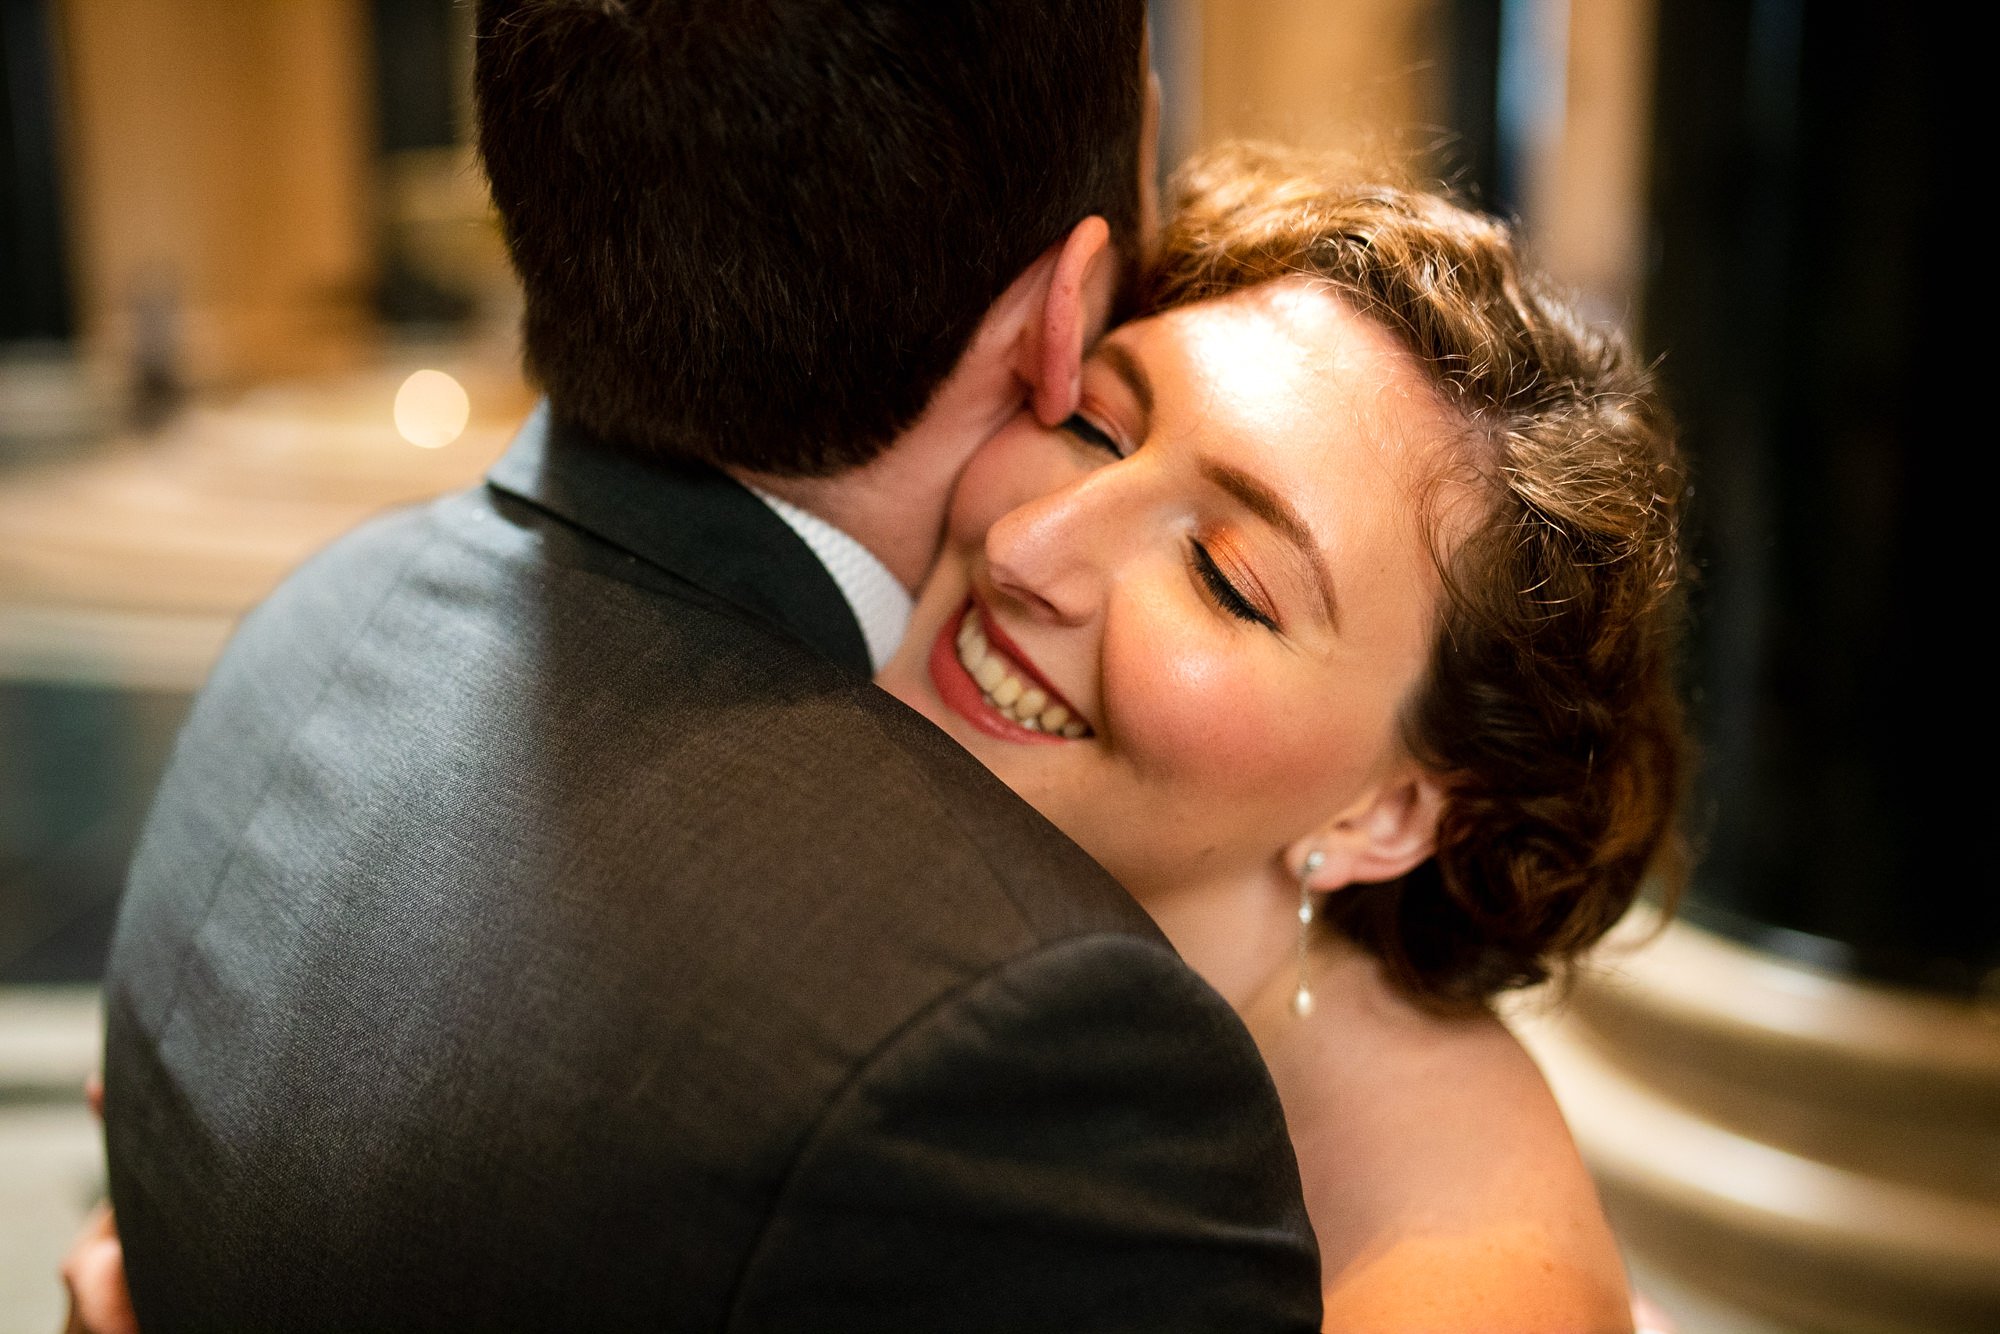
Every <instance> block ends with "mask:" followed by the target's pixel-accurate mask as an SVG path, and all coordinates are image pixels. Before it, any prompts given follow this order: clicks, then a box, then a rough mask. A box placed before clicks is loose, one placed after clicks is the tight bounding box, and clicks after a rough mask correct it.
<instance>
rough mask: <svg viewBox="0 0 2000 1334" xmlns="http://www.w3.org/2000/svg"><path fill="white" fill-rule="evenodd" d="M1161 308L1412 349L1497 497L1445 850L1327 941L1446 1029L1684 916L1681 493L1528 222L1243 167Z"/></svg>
mask: <svg viewBox="0 0 2000 1334" xmlns="http://www.w3.org/2000/svg"><path fill="white" fill-rule="evenodd" d="M1174 193H1175V195H1176V196H1177V197H1176V198H1175V200H1174V203H1173V207H1172V210H1171V212H1170V214H1169V217H1170V221H1169V223H1168V225H1167V227H1166V230H1165V233H1164V235H1163V237H1162V243H1161V247H1160V250H1159V253H1158V255H1157V256H1156V257H1155V258H1154V259H1153V260H1152V261H1151V262H1150V264H1149V268H1148V272H1147V274H1146V276H1145V280H1144V282H1143V283H1142V290H1141V303H1142V307H1143V312H1142V313H1157V312H1159V311H1164V310H1168V309H1171V308H1173V307H1176V306H1184V305H1187V304H1189V303H1191V302H1196V301H1204V300H1208V299H1211V298H1215V297H1220V296H1226V295H1228V294H1229V293H1231V292H1236V291H1241V290H1243V289H1245V288H1250V287H1255V286H1257V285H1259V284H1262V283H1267V282H1272V281H1276V280H1279V279H1286V278H1297V277H1306V278H1310V279H1312V280H1314V281H1317V282H1320V283H1323V284H1325V285H1326V286H1327V287H1328V288H1330V289H1332V290H1333V291H1335V292H1336V293H1338V294H1339V295H1340V296H1341V297H1343V298H1344V299H1346V300H1347V301H1348V302H1349V303H1351V304H1352V305H1353V307H1354V308H1355V309H1356V310H1357V311H1359V312H1360V313H1362V314H1363V315H1366V316H1368V317H1370V318H1372V319H1375V320H1377V321H1379V322H1380V323H1381V324H1382V325H1384V326H1385V327H1387V328H1388V329H1390V330H1391V331H1393V332H1394V333H1396V334H1397V335H1398V336H1399V337H1400V339H1401V341H1402V343H1403V345H1404V347H1405V348H1406V349H1407V350H1408V351H1409V352H1410V353H1412V354H1413V355H1414V356H1415V357H1416V358H1417V360H1418V361H1419V362H1420V363H1421V364H1422V365H1423V366H1424V367H1425V368H1426V370H1427V371H1428V372H1429V374H1430V377H1431V380H1432V381H1433V383H1434V384H1435V385H1436V387H1437V389H1438V391H1439V393H1440V394H1441V396H1442V397H1443V399H1444V401H1445V402H1447V403H1449V404H1451V405H1452V406H1453V407H1455V408H1456V409H1457V410H1458V412H1459V413H1460V414H1461V415H1462V416H1463V418H1464V420H1465V422H1466V423H1467V426H1468V430H1467V432H1466V442H1465V447H1464V448H1463V449H1462V450H1458V451H1453V454H1454V462H1453V465H1452V470H1453V474H1454V475H1459V474H1463V475H1464V476H1466V477H1468V478H1470V479H1471V480H1472V481H1473V482H1474V485H1475V487H1476V488H1477V490H1478V491H1479V492H1480V493H1482V494H1484V495H1485V497H1486V505H1485V510H1484V513H1483V514H1481V515H1480V516H1479V517H1478V518H1477V519H1476V520H1475V521H1474V523H1473V525H1472V530H1471V532H1470V534H1469V535H1468V536H1466V537H1464V538H1463V539H1462V540H1461V541H1459V542H1458V543H1457V544H1456V546H1455V548H1454V549H1452V550H1451V551H1449V552H1446V551H1443V550H1442V549H1441V544H1440V542H1439V539H1438V537H1437V535H1436V534H1437V532H1438V525H1437V524H1436V523H1435V522H1433V523H1431V524H1430V525H1428V527H1429V530H1430V532H1431V533H1432V539H1431V540H1432V546H1433V550H1434V553H1435V556H1436V559H1437V561H1438V567H1439V571H1440V574H1441V575H1442V580H1443V597H1442V605H1441V610H1440V614H1439V623H1438V626H1437V632H1436V640H1435V642H1434V645H1433V648H1432V651H1431V657H1430V662H1429V665H1428V668H1427V671H1426V673H1425V677H1424V679H1423V680H1422V681H1421V682H1420V683H1419V685H1418V687H1417V688H1416V690H1415V692H1414V693H1413V695H1412V696H1411V698H1410V699H1409V701H1408V702H1407V704H1406V707H1405V710H1404V715H1403V718H1402V734H1403V740H1404V744H1405V745H1407V747H1408V748H1409V750H1410V753H1411V754H1412V755H1413V756H1414V757H1415V758H1416V759H1417V760H1418V761H1419V762H1420V763H1422V764H1423V765H1425V766H1426V767H1427V768H1428V769H1430V770H1431V771H1432V772H1433V773H1435V774H1437V775H1439V776H1440V777H1441V778H1442V779H1443V780H1444V782H1445V785H1446V791H1447V794H1448V795H1447V798H1446V802H1445V807H1444V810H1443V813H1442V816H1441V818H1440V821H1439V827H1438V832H1437V851H1436V854H1435V855H1434V856H1433V857H1431V858H1430V859H1429V860H1428V861H1426V862H1425V863H1424V864H1423V865H1421V866H1419V867H1418V868H1417V869H1416V870H1414V871H1412V872H1411V873H1409V874H1408V875H1405V876H1403V877H1402V878H1401V879H1399V880H1395V881H1391V882H1387V883H1383V884H1377V885H1356V886H1349V887H1348V888H1345V889H1343V890H1341V891H1339V892H1337V893H1334V894H1331V895H1329V896H1328V900H1327V904H1326V908H1325V911H1324V915H1323V918H1322V920H1324V921H1326V922H1327V923H1329V924H1330V925H1331V926H1332V928H1334V929H1337V930H1339V931H1341V932H1343V933H1345V934H1346V935H1347V936H1348V937H1350V938H1351V939H1353V940H1354V941H1355V942H1357V943H1358V944H1360V945H1361V946H1363V947H1364V948H1366V949H1367V950H1369V951H1370V952H1371V953H1373V954H1374V955H1375V956H1376V957H1377V958H1379V959H1380V960H1381V962H1382V965H1383V966H1384V968H1385V969H1386V970H1387V973H1388V975H1389V976H1390V978H1391V979H1392V980H1393V981H1394V982H1395V983H1396V984H1397V985H1398V986H1399V987H1400V988H1401V989H1402V990H1403V991H1404V992H1405V993H1406V994H1408V995H1409V996H1410V997H1411V998H1412V999H1414V1000H1416V1001H1417V1002H1419V1003H1420V1004H1423V1005H1425V1006H1427V1007H1429V1008H1431V1009H1434V1010H1439V1011H1445V1012H1451V1011H1462V1010H1466V1009H1470V1008H1474V1007H1477V1006H1479V1005H1481V1004H1483V1003H1484V1002H1485V1001H1486V1000H1487V999H1488V998H1490V997H1491V996H1493V995H1494V994H1495V993H1497V992H1500V991H1503V990H1507V989H1509V988H1515V987H1523V986H1529V985H1532V984H1534V983H1538V982H1541V981H1543V980H1545V979H1547V978H1549V977H1550V976H1551V975H1553V974H1560V973H1561V972H1562V971H1563V970H1564V968H1565V965H1567V964H1568V963H1569V962H1570V961H1572V960H1573V959H1574V958H1575V957H1576V956H1577V955H1578V954H1579V953H1580V952H1582V951H1583V950H1585V949H1586V948H1588V947H1589V946H1590V945H1591V944H1593V943H1594V942H1596V941H1597V939H1598V938H1599V937H1600V936H1602V935H1603V934H1604V932H1605V931H1607V930H1608V929H1609V928H1610V927H1611V925H1612V924H1613V923H1614V922H1616V921H1617V920H1618V918H1619V917H1620V916H1621V915H1623V914H1624V912H1625V910H1626V909H1627V908H1628V907H1629V906H1630V905H1631V903H1632V900H1633V898H1634V896H1635V895H1636V894H1637V893H1638V892H1639V889H1640V887H1641V884H1642V883H1643V882H1644V881H1645V880H1646V879H1647V878H1648V876H1649V875H1651V876H1653V877H1655V878H1656V879H1657V880H1658V881H1659V883H1661V884H1662V885H1663V886H1664V887H1665V889H1666V892H1667V894H1668V896H1669V897H1671V896H1672V895H1673V894H1675V893H1677V892H1678V889H1679V884H1680V880H1681V877H1682V875H1683V874H1684V870H1683V863H1684V861H1685V857H1684V854H1683V851H1682V846H1683V845H1682V842H1681V839H1680V838H1679V836H1678V833H1677V830H1676V825H1675V817H1676V811H1677V807H1678V805H1679V799H1680V794H1681V790H1682V783H1683V771H1684V769H1685V767H1686V763H1687V758H1686V757H1687V745H1686V742H1685V740H1684V732H1683V724H1682V714H1681V707H1680V702H1679V696H1678V694H1677V692H1676V689H1675V683H1674V671H1673V668H1674V665H1675V659H1676V654H1677V641H1678V631H1679V625H1680V620H1681V601H1682V600H1681V596H1680V589H1681V583H1682V578H1683V569H1682V555H1681V549H1680V540H1679V514H1680V506H1681V497H1682V492H1683V489H1684V481H1683V472H1682V467H1681V462H1680V457H1679V453H1678V449H1677V446H1676V443H1675V439H1674V433H1673V430H1672V428H1671V425H1670V423H1669V421H1668V420H1667V416H1666V414H1665V412H1664V410H1663V408H1662V406H1661V403H1660V399H1659V396H1658V394H1657V391H1656V390H1655V387H1654V385H1653V382H1652V377H1651V376H1650V375H1649V374H1648V372H1647V370H1646V369H1645V368H1644V367H1642V366H1640V365H1638V364H1637V363H1636V362H1635V359H1634V357H1633V354H1632V352H1631V350H1630V349H1629V348H1628V347H1627V346H1626V344H1625V343H1624V341H1623V340H1622V339H1621V338H1620V337H1619V336H1618V335H1617V334H1616V333H1615V332H1613V331H1609V330H1605V329H1600V328H1595V327H1592V326H1591V325H1589V324H1588V323H1586V322H1585V321H1584V320H1583V319H1582V318H1580V317H1579V315H1578V313H1577V311H1576V310H1575V309H1574V307H1573V306H1572V305H1570V304H1568V303H1566V302H1565V301H1564V300H1563V299H1562V298H1561V297H1559V296H1558V295H1556V294H1555V293H1554V292H1553V291H1551V289H1550V288H1549V287H1548V285H1546V284H1545V283H1544V282H1543V281H1541V280H1540V279H1538V278H1537V277H1536V276H1535V275H1533V274H1531V273H1528V272H1525V271H1524V270H1523V267H1522V263H1521V259H1520V256H1519V254H1518V252H1517V250H1516V248H1515V244H1514V240H1513V237H1512V236H1511V235H1510V233H1509V230H1508V228H1507V227H1506V225H1505V224H1503V223H1501V222H1499V221H1496V220H1495V219H1493V218H1490V217H1486V216H1483V215H1480V214H1477V213H1473V212H1470V211H1468V210H1466V209H1462V208H1459V207H1457V206H1456V205H1454V204H1452V203H1451V202H1449V201H1448V200H1446V199H1445V198H1443V197H1441V196H1439V195H1436V194H1430V193H1424V192H1421V191H1417V190H1412V189H1408V188H1404V187H1401V186H1396V185H1387V184H1373V183H1362V182H1358V181H1356V180H1354V179H1353V177H1352V176H1351V174H1350V175H1348V176H1346V177H1345V178H1343V177H1342V176H1341V175H1339V174H1336V173H1334V172H1333V171H1332V169H1330V168H1329V167H1328V166H1327V165H1326V164H1325V163H1324V162H1323V161H1321V160H1319V159H1316V158H1313V157H1310V156H1305V155H1301V154H1296V153H1290V152H1286V151H1284V150H1277V149H1270V148H1264V147H1258V146H1236V147H1232V148H1228V149H1224V150H1222V151H1220V152H1217V153H1212V154H1210V155H1208V156H1206V157H1203V158H1200V159H1198V160H1196V161H1195V162H1193V163H1192V164H1190V165H1189V166H1188V167H1187V168H1185V169H1184V170H1183V171H1182V173H1181V174H1180V176H1179V177H1178V178H1177V180H1176V185H1175V190H1174Z"/></svg>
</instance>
